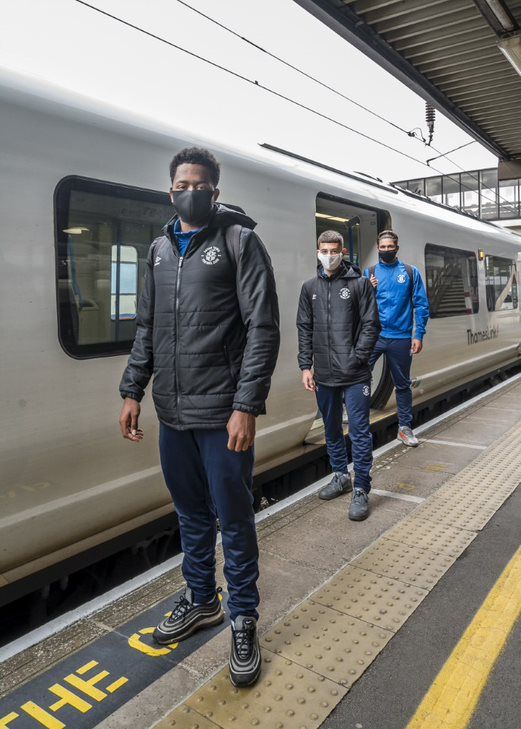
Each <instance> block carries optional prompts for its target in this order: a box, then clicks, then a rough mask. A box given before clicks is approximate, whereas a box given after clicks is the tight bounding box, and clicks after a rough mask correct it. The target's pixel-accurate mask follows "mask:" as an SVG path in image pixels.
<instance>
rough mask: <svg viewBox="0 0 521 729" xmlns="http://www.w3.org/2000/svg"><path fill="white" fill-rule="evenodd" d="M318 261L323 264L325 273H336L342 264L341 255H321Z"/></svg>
mask: <svg viewBox="0 0 521 729" xmlns="http://www.w3.org/2000/svg"><path fill="white" fill-rule="evenodd" d="M318 260H319V261H320V263H321V264H322V266H323V268H324V270H325V271H336V269H337V268H338V267H339V266H340V264H341V263H342V254H341V253H332V254H328V253H319V254H318Z"/></svg>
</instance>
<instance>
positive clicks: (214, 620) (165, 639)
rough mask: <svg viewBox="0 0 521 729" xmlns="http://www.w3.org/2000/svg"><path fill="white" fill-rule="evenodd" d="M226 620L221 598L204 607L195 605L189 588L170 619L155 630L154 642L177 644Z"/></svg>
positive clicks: (215, 598)
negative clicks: (203, 629)
mask: <svg viewBox="0 0 521 729" xmlns="http://www.w3.org/2000/svg"><path fill="white" fill-rule="evenodd" d="M223 620H224V610H223V609H222V606H221V601H220V600H219V596H218V595H216V596H215V597H214V599H213V600H212V601H211V602H208V603H205V604H203V605H194V595H193V592H192V590H191V589H190V588H189V587H187V588H186V589H185V591H184V594H183V595H181V597H180V598H179V599H178V600H177V602H176V603H175V605H174V608H173V610H172V614H171V615H170V617H169V618H166V619H165V620H162V621H161V622H160V623H159V625H158V626H157V628H156V629H155V630H154V635H153V637H154V640H155V641H156V643H159V644H160V645H166V644H167V643H176V642H177V641H179V640H185V638H189V637H190V636H191V635H192V633H195V631H196V630H199V629H200V628H209V627H211V626H212V625H219V623H222V621H223Z"/></svg>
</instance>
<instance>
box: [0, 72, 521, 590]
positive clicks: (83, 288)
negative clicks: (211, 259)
mask: <svg viewBox="0 0 521 729" xmlns="http://www.w3.org/2000/svg"><path fill="white" fill-rule="evenodd" d="M0 104H1V118H2V123H1V125H0V146H1V149H2V165H1V169H0V187H1V194H0V210H1V220H2V226H1V237H2V241H1V247H0V251H1V258H2V266H1V268H0V276H1V284H0V301H1V310H2V325H1V350H0V382H1V393H2V394H1V403H2V417H3V431H2V438H1V443H0V449H1V453H0V463H1V469H0V603H1V602H2V593H3V594H4V595H6V594H8V593H9V594H11V595H12V594H13V592H12V591H13V589H15V588H16V586H20V585H25V588H24V589H26V591H27V590H28V589H29V588H30V586H31V585H34V584H37V581H38V579H37V576H38V575H42V574H46V571H47V573H48V574H59V565H60V564H64V563H65V562H66V561H67V560H71V559H74V558H75V557H77V556H78V555H81V554H86V553H87V552H92V551H94V552H95V551H96V549H101V547H102V546H103V545H107V544H109V543H116V542H117V539H118V538H119V537H121V536H122V535H125V534H130V533H133V532H134V531H136V530H139V529H140V528H142V527H143V528H144V527H146V526H147V525H150V524H152V523H154V521H155V520H157V519H160V518H163V517H166V516H168V515H170V514H171V513H172V506H171V503H170V499H169V495H168V492H167V490H166V487H165V486H164V483H163V479H162V475H161V471H160V467H159V462H158V460H159V459H158V448H157V435H158V425H157V419H156V415H155V412H154V409H153V405H152V402H151V396H150V394H149V393H147V395H146V397H145V399H144V401H143V403H142V405H143V410H142V416H141V421H140V422H141V425H142V427H143V428H144V431H145V439H144V441H143V443H141V444H140V445H139V446H137V447H136V445H134V444H129V443H128V442H127V441H124V440H123V439H122V438H121V434H120V432H119V426H118V416H119V410H120V407H121V399H120V396H119V393H118V384H119V380H120V377H121V373H122V371H123V369H124V366H125V363H126V359H127V356H128V353H129V351H130V347H131V344H132V339H133V335H134V331H135V317H136V306H137V300H138V297H139V291H140V286H141V284H142V281H143V276H144V269H145V259H146V255H147V251H148V248H149V245H150V243H151V241H152V239H153V238H154V237H155V236H156V235H157V234H158V231H159V230H160V229H161V227H162V225H163V224H164V223H165V222H166V221H167V220H168V219H169V218H170V217H171V215H172V208H171V204H170V201H169V198H168V195H167V190H168V188H169V183H170V180H169V178H168V165H169V162H170V160H171V158H172V156H173V155H174V154H175V153H176V152H177V151H179V149H181V148H183V147H185V146H187V145H193V144H197V145H200V146H205V147H208V148H209V149H211V150H212V151H213V153H214V154H215V155H216V157H217V158H218V159H219V161H220V163H221V166H222V179H221V184H220V189H221V196H220V200H221V201H222V202H224V203H225V204H231V205H236V206H238V207H240V208H242V209H243V210H244V211H246V213H247V214H248V215H250V216H251V217H253V218H254V219H255V220H256V221H258V227H257V232H258V234H259V235H260V237H261V238H262V240H263V241H264V243H265V245H266V247H267V249H268V251H269V253H270V256H271V259H272V262H273V267H274V270H275V275H276V280H277V288H278V295H279V301H280V311H281V331H282V344H281V349H280V355H279V360H278V364H277V368H276V372H275V375H274V378H273V384H272V389H271V393H270V397H269V400H268V403H267V414H266V415H263V416H262V417H259V419H258V425H257V430H258V434H257V440H256V468H257V469H263V468H264V469H266V468H268V467H269V465H270V463H274V462H278V463H280V462H281V461H284V459H287V458H289V457H290V455H291V454H292V453H294V452H295V450H296V449H298V448H301V447H302V444H303V443H304V442H305V440H306V437H307V435H308V433H309V431H310V428H311V426H312V423H313V422H314V420H315V417H316V402H315V400H314V397H313V395H312V394H310V393H308V392H306V391H304V389H303V387H302V385H301V380H300V372H299V370H298V367H297V362H296V353H297V340H296V327H295V316H296V308H297V301H298V295H299V291H300V287H301V284H302V282H303V281H304V280H305V279H307V278H310V277H311V276H312V275H313V273H314V271H315V267H316V239H317V234H319V233H320V232H321V231H322V230H325V229H326V228H334V229H336V230H339V231H340V232H342V234H343V235H344V238H345V241H346V246H347V248H348V250H349V257H350V258H351V260H352V261H354V262H355V263H357V264H358V265H360V266H361V267H365V266H370V265H372V264H374V263H376V261H377V254H376V237H377V234H378V232H379V231H380V230H382V229H387V228H393V229H394V230H396V231H397V232H398V234H399V237H400V246H401V248H400V256H401V257H402V258H403V260H405V261H407V262H408V263H410V264H413V265H415V266H417V267H418V269H419V270H420V271H421V273H422V276H423V277H424V280H425V282H426V285H427V290H428V295H429V300H430V305H431V314H432V318H431V320H430V322H429V325H428V330H427V336H426V338H425V347H424V352H423V353H422V354H421V355H419V356H418V357H416V358H415V360H414V367H413V377H414V385H415V387H414V395H415V398H416V399H418V398H420V397H426V396H428V395H429V393H434V392H436V391H441V390H443V389H444V388H448V387H449V386H452V385H456V384H458V383H463V382H466V381H470V380H472V379H475V378H477V377H478V376H480V375H481V374H484V373H486V372H490V371H493V370H494V369H495V368H501V367H506V366H508V365H510V364H515V363H516V362H519V361H520V355H521V352H520V342H521V322H520V309H519V292H518V281H519V257H520V253H521V239H520V238H519V236H516V235H515V234H513V233H511V232H509V231H506V230H503V229H501V228H499V227H497V226H494V225H493V224H490V223H487V222H484V221H481V220H478V219H474V218H472V217H470V216H468V215H465V214H462V213H459V212H457V211H455V210H453V209H450V208H448V207H445V206H443V205H440V204H434V203H433V202H431V201H429V200H428V199H426V198H422V197H420V196H418V195H414V194H412V193H408V192H406V191H402V190H400V189H398V188H397V187H395V186H393V185H392V184H387V183H385V182H382V181H380V180H378V179H375V178H372V177H370V176H367V175H364V174H362V173H355V172H351V171H348V170H342V169H336V168H334V167H331V166H329V165H325V164H321V163H320V162H317V161H314V160H311V159H308V158H306V157H305V156H302V155H301V154H300V153H299V152H300V151H299V150H296V151H295V150H281V149H278V148H277V147H275V146H273V145H271V144H269V143H265V142H264V140H260V142H261V143H259V145H257V146H252V147H251V148H241V147H234V146H231V145H228V146H227V145H226V144H223V143H222V142H214V141H212V140H208V139H200V138H197V137H195V136H193V135H192V134H191V133H190V131H189V130H181V129H176V128H175V127H173V126H171V125H170V124H168V123H164V122H162V121H154V120H153V119H150V118H146V117H142V116H139V115H134V114H132V113H130V112H128V111H126V110H123V109H119V108H115V107H111V106H110V105H107V104H104V103H101V102H99V101H96V100H94V99H91V98H86V97H83V96H81V95H79V94H76V93H74V92H72V91H67V90H64V89H61V88H58V87H55V86H52V85H50V84H45V83H42V82H41V81H40V82H37V81H35V80H33V79H31V78H29V77H24V76H22V75H17V74H15V73H13V72H7V71H4V72H2V73H1V74H0ZM372 392H373V395H372V397H373V407H375V408H380V409H381V408H392V404H393V396H392V382H391V380H390V376H389V372H388V369H387V366H386V364H385V362H383V363H382V364H381V365H380V366H379V368H378V370H376V371H375V373H374V378H373V390H372ZM53 570H54V572H53Z"/></svg>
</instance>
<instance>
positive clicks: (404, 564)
mask: <svg viewBox="0 0 521 729" xmlns="http://www.w3.org/2000/svg"><path fill="white" fill-rule="evenodd" d="M455 559H456V557H448V556H447V555H445V554H436V552H430V551H429V550H427V549H420V548H419V547H410V546H409V545H408V544H400V543H399V542H393V541H392V540H391V539H379V540H378V541H377V542H375V543H374V544H373V545H371V546H370V547H369V549H366V550H365V552H363V554H361V555H360V557H357V558H356V559H354V560H353V561H352V563H351V564H353V565H354V566H355V567H360V568H361V569H364V570H368V571H369V572H376V574H379V575H383V576H384V577H391V578H392V579H395V580H401V581H402V582H407V583H408V584H409V585H415V586H416V587H423V588H425V589H426V590H432V588H433V587H434V585H435V584H436V583H437V582H438V580H439V579H440V577H442V575H444V574H445V572H446V571H447V570H448V569H449V567H450V566H451V564H453V562H454V560H455Z"/></svg>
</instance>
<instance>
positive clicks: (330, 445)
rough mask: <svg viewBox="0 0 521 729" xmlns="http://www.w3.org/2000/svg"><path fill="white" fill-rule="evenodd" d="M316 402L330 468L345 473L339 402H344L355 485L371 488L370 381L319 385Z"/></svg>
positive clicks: (344, 449)
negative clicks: (345, 384) (341, 384)
mask: <svg viewBox="0 0 521 729" xmlns="http://www.w3.org/2000/svg"><path fill="white" fill-rule="evenodd" d="M317 402H318V407H319V409H320V412H321V414H322V418H323V420H324V426H325V431H326V446H327V454H328V456H329V462H330V464H331V469H332V470H333V471H336V472H339V473H347V447H346V441H345V438H344V433H343V430H342V404H343V402H345V406H346V410H347V416H348V418H349V439H350V441H351V452H352V456H353V466H354V471H355V486H359V487H361V488H363V489H364V491H367V493H369V491H370V490H371V475H370V472H371V466H372V465H373V438H372V436H371V430H370V425H369V409H370V405H371V388H370V386H369V383H368V382H366V383H360V384H357V385H351V386H350V387H327V386H326V385H318V387H317Z"/></svg>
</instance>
